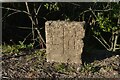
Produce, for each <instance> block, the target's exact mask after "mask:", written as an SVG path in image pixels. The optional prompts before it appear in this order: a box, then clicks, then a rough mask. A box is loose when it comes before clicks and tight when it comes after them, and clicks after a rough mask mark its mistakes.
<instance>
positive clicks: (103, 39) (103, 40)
mask: <svg viewBox="0 0 120 80" xmlns="http://www.w3.org/2000/svg"><path fill="white" fill-rule="evenodd" d="M100 38H101V39H102V41H103V42H104V43H105V44H106V45H107V46H108V47H109V48H110V45H109V44H108V43H107V42H106V41H105V39H104V38H103V37H102V36H101V35H100Z"/></svg>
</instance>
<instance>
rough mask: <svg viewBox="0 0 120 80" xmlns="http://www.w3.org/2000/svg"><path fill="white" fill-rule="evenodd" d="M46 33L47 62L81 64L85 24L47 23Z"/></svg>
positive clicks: (67, 22)
mask: <svg viewBox="0 0 120 80" xmlns="http://www.w3.org/2000/svg"><path fill="white" fill-rule="evenodd" d="M45 31H46V53H47V62H60V63H77V64H80V63H81V54H82V51H83V46H84V43H83V40H82V39H83V38H84V35H85V30H84V22H75V21H73V22H69V21H47V22H46V23H45Z"/></svg>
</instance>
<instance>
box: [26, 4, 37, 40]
mask: <svg viewBox="0 0 120 80" xmlns="http://www.w3.org/2000/svg"><path fill="white" fill-rule="evenodd" d="M25 5H26V8H27V11H28V13H29V14H30V10H29V7H28V3H27V2H25ZM29 18H30V20H31V22H32V34H33V40H34V37H35V34H34V25H35V22H34V20H33V19H32V16H29Z"/></svg>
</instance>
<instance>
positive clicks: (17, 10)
mask: <svg viewBox="0 0 120 80" xmlns="http://www.w3.org/2000/svg"><path fill="white" fill-rule="evenodd" d="M0 8H2V9H7V10H11V11H16V12H23V13H26V14H28V15H31V14H29V13H28V12H26V11H22V10H19V9H13V8H6V7H0Z"/></svg>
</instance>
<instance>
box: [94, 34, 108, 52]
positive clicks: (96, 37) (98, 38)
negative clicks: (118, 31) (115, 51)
mask: <svg viewBox="0 0 120 80" xmlns="http://www.w3.org/2000/svg"><path fill="white" fill-rule="evenodd" d="M93 37H95V38H96V39H97V40H98V41H99V42H100V43H101V44H102V45H103V46H104V47H105V48H106V49H107V50H108V51H109V50H110V49H108V48H107V47H106V46H105V44H104V43H103V42H102V41H101V40H100V39H99V38H98V37H96V36H94V35H93Z"/></svg>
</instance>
